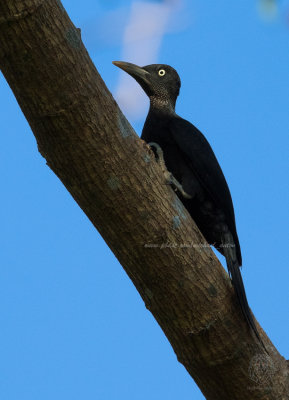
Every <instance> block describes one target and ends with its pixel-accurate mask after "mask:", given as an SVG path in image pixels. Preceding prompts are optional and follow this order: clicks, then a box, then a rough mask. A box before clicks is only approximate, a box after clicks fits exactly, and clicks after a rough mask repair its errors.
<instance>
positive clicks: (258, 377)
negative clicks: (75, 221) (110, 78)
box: [0, 0, 289, 400]
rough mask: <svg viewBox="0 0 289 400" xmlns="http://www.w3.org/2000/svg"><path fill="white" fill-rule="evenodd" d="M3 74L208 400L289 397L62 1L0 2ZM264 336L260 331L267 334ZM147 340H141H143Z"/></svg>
mask: <svg viewBox="0 0 289 400" xmlns="http://www.w3.org/2000/svg"><path fill="white" fill-rule="evenodd" d="M0 68H1V71H2V73H3V74H4V76H5V78H6V79H7V81H8V83H9V85H10V87H11V89H12V91H13V93H14V95H15V97H16V99H17V101H18V103H19V105H20V107H21V109H22V111H23V113H24V115H25V117H26V118H27V121H28V122H29V124H30V127H31V129H32V131H33V133H34V135H35V138H36V140H37V144H38V148H39V151H40V153H41V154H42V156H43V157H44V158H45V159H46V161H47V164H48V166H49V167H50V168H51V169H52V170H53V171H54V173H55V174H56V175H57V176H58V177H59V179H60V180H61V181H62V182H63V184H64V185H65V187H66V188H67V190H68V191H69V192H70V193H71V195H72V196H73V198H74V199H75V201H76V202H77V203H78V204H79V206H80V207H81V208H82V210H83V211H84V212H85V213H86V215H87V216H88V218H89V219H90V221H91V222H92V223H93V224H94V226H95V227H96V228H97V229H98V231H99V232H100V233H101V235H102V236H103V238H104V240H105V241H106V243H107V244H108V246H109V247H110V248H111V250H112V251H113V253H114V254H115V256H116V257H117V258H118V260H119V262H120V263H121V264H122V266H123V268H124V269H125V271H126V272H127V274H128V275H129V277H130V278H131V280H132V281H133V283H134V285H135V287H136V288H137V290H138V291H139V293H140V295H141V297H142V298H143V300H144V302H145V305H146V307H147V308H148V309H149V310H150V311H151V313H152V314H153V315H154V317H155V319H156V320H157V322H158V323H159V325H160V326H161V328H162V330H163V332H164V333H165V335H166V336H167V338H168V340H169V341H170V343H171V345H172V347H173V349H174V351H175V353H176V355H177V358H178V360H179V361H180V362H181V363H182V364H183V365H184V366H185V368H186V369H187V371H188V372H189V374H190V375H191V376H192V377H193V379H194V380H195V381H196V383H197V384H198V386H199V387H200V389H201V391H202V392H203V394H204V396H205V397H206V399H208V400H213V399H214V400H219V399H220V400H221V399H222V400H227V399H228V400H229V399H230V400H232V399H234V400H241V399H242V400H243V399H250V400H255V399H262V400H265V399H266V400H273V399H274V400H276V399H284V400H285V399H288V398H289V382H288V380H289V376H288V369H287V364H286V361H285V359H284V358H283V357H282V356H281V355H280V354H279V353H278V352H277V350H276V349H275V347H274V346H273V345H272V343H271V342H270V340H269V339H268V338H267V336H266V335H265V333H264V332H263V331H262V330H261V332H260V334H261V336H262V339H263V341H264V342H265V344H266V346H267V348H268V352H269V355H266V353H264V351H263V350H262V347H260V345H259V344H258V342H257V341H256V338H255V337H254V335H253V334H252V333H251V332H250V331H249V330H248V328H247V325H246V322H245V320H244V318H243V317H242V314H241V312H240V310H239V306H238V304H237V301H236V296H235V294H234V291H233V289H232V286H231V283H230V280H229V278H228V275H227V273H226V272H225V271H224V269H223V268H222V266H221V264H220V263H219V261H218V260H217V258H216V257H215V255H214V253H213V252H212V251H211V249H210V248H209V246H208V245H207V246H206V245H205V246H204V247H202V246H199V244H200V243H201V244H205V240H204V238H203V237H202V235H201V233H200V232H199V230H198V228H197V227H196V225H195V223H194V222H193V221H192V219H191V218H190V216H189V214H188V213H187V211H186V209H185V208H184V207H183V205H182V203H181V201H180V200H179V199H178V197H177V196H176V195H175V193H174V192H173V191H172V189H171V188H170V187H168V186H167V185H164V182H163V178H162V174H161V170H160V167H159V166H158V164H157V163H156V161H155V160H154V156H153V154H152V152H151V151H150V150H149V148H148V146H147V145H146V144H145V143H144V142H143V141H142V140H140V139H139V138H138V137H137V135H136V134H135V133H134V131H133V129H132V128H131V126H130V125H129V123H128V122H127V121H126V119H125V117H124V116H123V114H122V113H121V111H120V110H119V108H118V106H117V104H116V103H115V101H114V100H113V98H112V96H111V94H110V93H109V91H108V89H107V88H106V86H105V84H104V82H103V81H102V79H101V77H100V75H99V74H98V72H97V70H96V68H95V67H94V65H93V63H92V61H91V59H90V57H89V55H88V53H87V51H86V49H85V48H84V46H83V43H82V41H81V35H80V30H78V29H76V28H75V27H74V25H73V24H72V22H71V21H70V19H69V17H68V15H67V13H66V12H65V10H64V8H63V6H62V4H61V2H60V1H59V0H51V1H43V0H1V3H0ZM260 329H261V328H260ZM140 334H141V333H140Z"/></svg>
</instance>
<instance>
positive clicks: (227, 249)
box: [223, 232, 267, 352]
mask: <svg viewBox="0 0 289 400" xmlns="http://www.w3.org/2000/svg"><path fill="white" fill-rule="evenodd" d="M223 251H224V256H225V258H226V262H227V268H228V272H229V275H230V277H231V279H232V283H233V286H234V289H235V292H236V295H237V298H238V301H239V305H240V307H241V310H242V313H243V315H244V317H245V319H246V321H247V323H248V325H249V327H250V328H251V329H252V330H253V332H254V333H255V335H256V337H257V339H258V341H259V342H260V343H261V345H262V346H263V348H264V349H265V351H266V352H267V349H266V347H265V345H264V343H263V341H262V339H261V337H260V335H259V333H258V330H257V327H256V324H255V321H254V319H253V316H252V312H251V310H250V307H249V304H248V300H247V296H246V292H245V287H244V283H243V279H242V275H241V271H240V266H239V263H238V260H237V255H236V249H235V244H234V239H233V236H232V235H231V233H230V232H228V233H225V234H224V235H223Z"/></svg>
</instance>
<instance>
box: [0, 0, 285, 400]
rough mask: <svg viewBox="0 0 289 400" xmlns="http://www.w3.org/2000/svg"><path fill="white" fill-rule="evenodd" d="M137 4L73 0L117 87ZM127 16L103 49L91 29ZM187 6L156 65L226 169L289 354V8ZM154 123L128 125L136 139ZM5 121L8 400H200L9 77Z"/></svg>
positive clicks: (269, 320)
mask: <svg viewBox="0 0 289 400" xmlns="http://www.w3.org/2000/svg"><path fill="white" fill-rule="evenodd" d="M95 3H97V4H95ZM107 3H109V6H107ZM130 5H131V1H110V2H107V1H99V2H95V0H83V1H82V2H81V5H80V4H79V2H78V1H76V0H69V1H68V0H66V1H64V6H65V7H66V9H67V11H68V13H69V14H70V16H71V18H72V20H73V22H74V23H75V24H76V25H77V26H78V27H80V28H81V29H82V34H83V41H84V43H85V44H86V45H87V48H88V50H89V52H90V54H91V57H92V58H93V61H94V62H95V64H96V67H97V68H98V70H99V71H100V73H101V75H102V76H103V79H104V80H105V82H106V84H107V86H108V87H109V89H110V90H111V91H112V92H115V91H116V88H117V85H118V82H119V77H120V74H121V73H122V72H120V71H119V70H118V69H117V68H116V67H114V66H113V65H112V64H111V61H112V60H119V59H121V56H122V54H123V48H122V40H121V38H122V32H123V30H124V26H125V24H126V23H127V19H128V15H129V12H130ZM117 7H118V8H121V10H120V13H119V24H118V26H114V29H115V30H116V34H115V39H114V37H113V36H114V35H112V37H110V38H109V40H107V42H106V41H105V40H104V39H102V40H96V38H95V37H94V35H95V32H94V31H93V29H91V28H92V27H93V26H94V25H93V24H94V23H95V24H97V23H96V22H94V21H99V20H100V19H103V18H105V16H107V15H108V14H107V13H108V12H111V11H113V10H115V9H116V8H117ZM184 7H185V8H184V9H183V10H181V11H180V13H179V14H178V16H177V17H176V21H174V25H173V28H172V29H171V31H170V32H167V34H166V35H165V36H164V37H163V41H162V44H161V47H160V49H159V54H158V57H157V60H156V61H157V62H160V63H166V64H171V65H172V66H174V67H175V68H176V69H177V70H178V72H179V74H180V76H181V79H182V88H181V95H180V98H179V100H178V104H177V112H178V113H179V114H180V115H181V116H182V117H184V118H186V119H188V120H190V121H191V122H193V123H194V124H195V125H197V126H198V127H199V129H201V130H202V132H203V133H204V134H205V135H206V137H207V138H208V140H209V141H210V143H211V145H212V146H213V148H214V150H215V152H216V155H217V157H218V159H219V161H220V163H221V165H222V168H223V171H224V173H225V175H226V177H227V180H228V183H229V186H230V188H231V192H232V196H233V200H234V205H235V211H236V218H237V229H238V233H239V238H240V242H241V247H242V253H243V265H244V266H243V269H242V271H243V277H244V282H245V286H246V289H247V295H248V299H249V303H250V305H251V308H252V310H253V311H254V313H255V315H256V317H257V318H258V320H259V322H260V323H261V325H262V326H263V328H264V329H265V330H266V332H267V334H268V335H269V337H270V338H271V340H272V341H273V343H274V344H275V346H276V347H277V349H278V350H279V351H280V352H281V354H282V355H283V356H284V357H285V358H288V353H289V341H288V330H289V314H288V306H289V298H288V280H289V272H288V262H287V258H288V256H287V252H288V250H287V247H288V229H287V226H288V161H287V160H288V144H289V143H288V142H289V140H288V131H289V120H288V91H289V74H288V67H289V51H288V49H289V25H288V24H287V22H286V9H287V11H288V9H289V4H288V3H287V2H284V1H283V2H281V3H280V10H279V13H278V14H277V15H276V16H275V18H274V19H273V18H272V19H270V18H267V19H266V18H261V17H260V13H258V10H257V4H256V3H255V2H252V1H249V0H244V1H242V2H231V3H230V2H228V1H225V0H220V1H218V2H204V1H201V0H194V1H187V2H186V3H184ZM182 26H183V28H182ZM99 34H101V32H99ZM102 34H103V35H104V37H105V35H106V34H108V33H107V31H106V32H102ZM125 61H127V60H125ZM129 61H133V60H129ZM149 62H151V60H149ZM140 101H144V102H146V99H145V97H144V95H142V94H140ZM146 104H147V103H146ZM144 118H145V113H143V114H142V115H140V116H139V117H138V118H137V119H131V121H132V123H133V126H134V127H135V129H136V130H137V132H138V133H139V134H140V132H141V129H142V124H143V121H144ZM0 120H1V126H2V129H1V131H2V134H1V136H0V140H1V143H0V171H1V172H0V173H1V185H2V191H1V199H0V204H1V207H0V220H1V230H0V243H1V251H0V274H1V276H0V325H1V330H0V354H1V357H0V397H1V398H2V399H5V400H19V399H21V400H26V399H27V400H28V399H29V400H36V399H37V400H38V399H40V398H41V399H42V400H46V399H47V400H48V399H49V400H50V399H52V398H53V399H55V400H58V399H70V400H74V399H75V400H76V399H80V398H85V399H87V400H90V399H102V400H112V399H134V400H144V399H147V398H150V399H151V400H156V399H160V398H166V399H168V400H171V399H176V398H182V399H183V400H186V399H192V398H194V399H195V400H199V399H204V397H203V396H202V394H201V393H200V391H199V389H198V388H197V387H196V385H195V384H194V382H193V381H192V379H191V378H190V377H189V375H188V374H187V372H186V371H185V369H184V368H183V366H182V365H181V364H179V363H178V362H177V359H176V356H175V355H174V352H173V350H172V349H171V347H170V345H169V343H168V341H167V339H166V338H165V336H164V334H163V333H162V331H161V330H160V328H159V327H158V325H157V324H156V322H155V321H154V319H153V317H152V315H151V314H150V313H149V311H148V310H147V309H146V308H145V306H144V304H143V302H142V300H141V299H140V296H139V295H138V293H137V291H136V290H135V288H134V287H133V285H132V283H131V282H130V280H129V279H128V277H127V276H126V274H125V273H124V271H123V270H122V267H121V266H120V265H119V263H118V261H117V260H116V259H115V257H114V255H113V254H112V253H111V251H110V250H109V249H108V247H107V246H106V244H105V243H104V241H103V240H102V238H101V237H100V235H99V234H98V233H97V232H96V231H95V229H94V228H93V226H92V224H91V223H90V222H89V220H88V219H87V217H86V216H85V215H84V213H83V212H82V211H81V210H80V208H79V207H78V206H77V204H76V203H75V202H74V201H73V199H72V198H71V196H70V195H69V194H68V193H67V191H66V190H65V188H64V187H63V185H62V184H61V182H60V181H59V180H58V178H57V177H56V176H55V175H54V174H53V173H52V172H51V171H50V170H49V168H48V167H47V166H46V164H45V160H44V159H43V158H42V157H41V156H40V155H39V153H38V152H37V147H36V142H35V139H34V137H33V135H32V133H31V131H30V128H29V126H28V124H27V122H26V121H25V118H24V117H23V115H22V113H21V111H20V109H19V107H18V105H17V102H16V101H15V99H14V97H13V94H12V92H11V91H10V89H9V87H8V85H7V83H6V82H5V80H4V78H3V76H0ZM222 262H223V260H222Z"/></svg>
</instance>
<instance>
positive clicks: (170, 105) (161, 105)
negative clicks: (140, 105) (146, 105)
mask: <svg viewBox="0 0 289 400" xmlns="http://www.w3.org/2000/svg"><path fill="white" fill-rule="evenodd" d="M175 106H176V100H172V99H170V98H168V97H160V96H150V111H153V112H157V113H163V114H175Z"/></svg>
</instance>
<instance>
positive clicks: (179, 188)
mask: <svg viewBox="0 0 289 400" xmlns="http://www.w3.org/2000/svg"><path fill="white" fill-rule="evenodd" d="M148 145H149V146H151V147H154V148H155V150H156V153H157V156H158V160H157V161H158V163H159V165H160V167H161V169H162V172H163V175H164V177H165V182H166V185H172V186H173V188H174V190H175V191H179V192H180V193H181V195H182V196H183V197H184V198H185V199H191V198H192V196H191V195H189V194H188V193H186V192H185V191H184V189H183V187H182V185H181V184H180V182H179V181H178V180H177V179H176V178H175V177H174V176H173V174H172V173H171V172H169V171H168V170H167V167H166V164H165V160H164V152H163V151H162V148H161V147H160V146H159V145H158V144H157V143H155V142H150V143H148Z"/></svg>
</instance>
